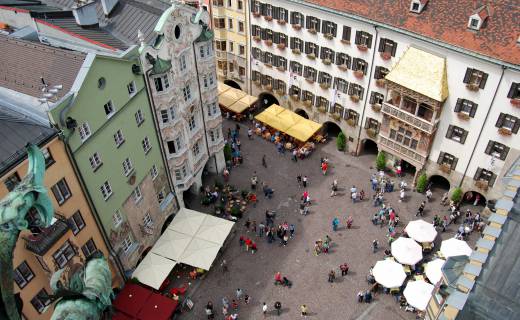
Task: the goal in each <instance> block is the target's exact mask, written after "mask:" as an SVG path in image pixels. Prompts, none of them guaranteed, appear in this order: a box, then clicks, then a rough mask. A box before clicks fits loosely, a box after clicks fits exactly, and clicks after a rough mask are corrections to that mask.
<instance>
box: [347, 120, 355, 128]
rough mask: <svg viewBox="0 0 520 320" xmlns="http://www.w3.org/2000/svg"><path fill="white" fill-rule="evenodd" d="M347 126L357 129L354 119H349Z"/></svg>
mask: <svg viewBox="0 0 520 320" xmlns="http://www.w3.org/2000/svg"><path fill="white" fill-rule="evenodd" d="M347 124H348V125H349V126H351V127H355V126H356V121H354V119H347Z"/></svg>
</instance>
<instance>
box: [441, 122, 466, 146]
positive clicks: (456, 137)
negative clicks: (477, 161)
mask: <svg viewBox="0 0 520 320" xmlns="http://www.w3.org/2000/svg"><path fill="white" fill-rule="evenodd" d="M467 136H468V132H467V131H466V130H464V129H462V128H460V127H457V126H453V125H450V126H449V127H448V131H447V132H446V138H448V139H451V140H453V141H457V142H460V143H461V144H464V142H465V141H466V137H467Z"/></svg>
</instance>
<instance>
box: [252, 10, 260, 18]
mask: <svg viewBox="0 0 520 320" xmlns="http://www.w3.org/2000/svg"><path fill="white" fill-rule="evenodd" d="M260 16H261V14H260V12H258V11H253V17H255V18H258V17H260Z"/></svg>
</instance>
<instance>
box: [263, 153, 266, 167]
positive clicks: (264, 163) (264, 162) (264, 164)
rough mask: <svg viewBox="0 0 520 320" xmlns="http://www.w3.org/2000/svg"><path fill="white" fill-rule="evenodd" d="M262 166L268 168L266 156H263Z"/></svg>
mask: <svg viewBox="0 0 520 320" xmlns="http://www.w3.org/2000/svg"><path fill="white" fill-rule="evenodd" d="M262 166H263V167H264V168H267V162H266V160H265V154H264V155H263V156H262Z"/></svg>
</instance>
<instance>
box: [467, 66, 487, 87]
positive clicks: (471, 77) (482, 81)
mask: <svg viewBox="0 0 520 320" xmlns="http://www.w3.org/2000/svg"><path fill="white" fill-rule="evenodd" d="M487 78H488V74H487V73H485V72H482V71H480V70H477V69H472V68H467V69H466V74H465V75H464V80H463V82H464V83H466V84H472V85H476V86H478V87H479V88H480V89H484V87H485V86H486V81H487Z"/></svg>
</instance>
